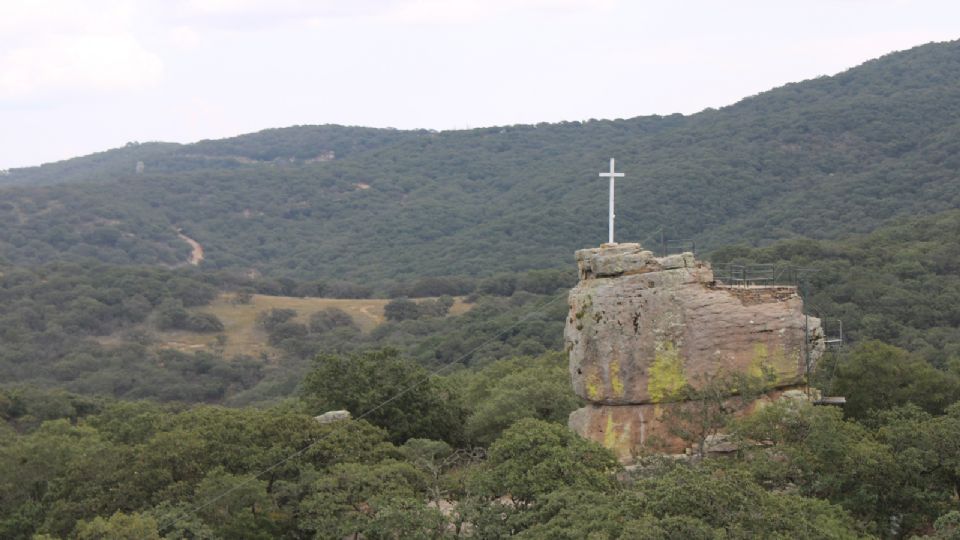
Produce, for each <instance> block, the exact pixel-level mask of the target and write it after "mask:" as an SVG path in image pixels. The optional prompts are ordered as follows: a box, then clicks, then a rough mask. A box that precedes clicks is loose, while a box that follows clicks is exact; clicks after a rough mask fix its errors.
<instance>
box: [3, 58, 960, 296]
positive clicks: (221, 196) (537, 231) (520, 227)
mask: <svg viewBox="0 0 960 540" xmlns="http://www.w3.org/2000/svg"><path fill="white" fill-rule="evenodd" d="M958 136H960V42H949V43H940V44H929V45H924V46H921V47H917V48H914V49H911V50H909V51H905V52H898V53H894V54H890V55H887V56H885V57H883V58H880V59H877V60H873V61H870V62H867V63H865V64H863V65H862V66H859V67H856V68H854V69H851V70H849V71H847V72H844V73H841V74H839V75H836V76H833V77H822V78H819V79H815V80H810V81H805V82H802V83H796V84H790V85H787V86H784V87H781V88H778V89H775V90H772V91H769V92H766V93H763V94H760V95H757V96H753V97H750V98H747V99H744V100H743V101H741V102H739V103H737V104H735V105H732V106H730V107H725V108H723V109H720V110H706V111H703V112H701V113H698V114H693V115H690V116H681V115H671V116H666V117H659V116H652V117H638V118H633V119H628V120H609V121H607V120H604V121H600V120H591V121H587V122H564V123H559V124H538V125H525V126H505V127H497V128H484V129H474V130H466V131H450V132H439V133H437V132H430V131H398V130H381V129H365V128H349V127H339V126H315V127H295V128H286V129H275V130H268V131H264V132H260V133H256V134H251V135H245V136H241V137H235V138H232V139H225V140H220V141H202V142H200V143H196V144H192V145H165V144H158V143H157V144H155V143H151V144H142V145H130V146H129V147H127V148H122V149H117V150H112V151H109V152H105V153H102V154H96V155H94V156H88V157H85V158H78V159H76V160H70V161H66V162H62V163H58V164H52V165H45V166H42V167H38V168H32V169H17V170H13V171H11V172H10V173H9V174H8V175H6V176H5V177H3V178H4V180H3V181H4V183H6V184H16V186H14V187H8V188H5V189H3V190H2V191H0V223H3V227H2V228H0V257H2V258H4V259H6V261H7V262H9V263H13V264H33V263H41V262H48V261H52V260H61V259H71V260H76V259H83V258H96V259H99V260H100V261H106V262H112V263H121V264H125V263H131V262H134V263H148V264H150V263H165V264H174V263H176V262H177V261H182V260H184V259H185V258H186V256H187V253H188V251H189V248H188V246H187V245H186V244H185V243H183V241H182V240H181V239H180V238H178V237H177V235H176V232H175V231H176V229H177V228H182V229H183V230H184V231H185V232H186V233H187V234H188V235H189V236H191V237H193V238H195V239H196V240H197V241H199V242H200V243H201V244H202V245H203V246H204V248H205V250H206V257H207V258H206V260H205V261H204V263H203V265H204V266H206V267H210V268H218V269H219V268H223V269H236V270H243V271H251V270H256V271H258V272H261V273H263V274H266V275H271V276H275V277H279V276H292V277H298V278H308V279H321V278H326V279H329V278H334V277H336V278H341V279H348V280H366V281H368V282H383V281H384V280H388V279H407V278H411V277H415V276H425V275H485V274H490V273H494V272H497V271H514V270H526V269H530V268H537V267H558V266H562V265H566V264H567V263H568V261H570V255H571V252H572V250H574V249H576V248H579V247H583V246H588V245H596V244H598V243H599V242H601V241H602V240H603V239H604V238H605V229H606V208H605V205H606V201H607V198H606V189H605V188H606V184H605V183H604V182H602V181H601V180H600V179H598V178H597V171H598V170H600V169H601V168H602V167H604V166H605V164H606V161H605V160H606V159H607V158H609V156H615V157H617V159H618V164H620V166H621V167H622V168H623V170H624V171H625V172H626V173H627V177H626V178H625V179H624V181H622V182H620V183H619V184H618V208H617V215H618V222H617V223H618V231H619V233H618V236H619V238H620V239H624V240H627V239H630V240H640V241H647V242H649V241H650V240H651V239H652V238H657V237H659V231H661V230H662V231H664V233H665V235H666V236H667V237H671V238H694V239H696V240H697V242H698V245H699V246H702V247H704V248H707V249H711V248H715V247H719V246H722V245H725V244H730V243H737V242H745V243H749V244H755V245H756V244H766V243H769V242H772V241H775V240H779V239H784V238H791V237H796V236H801V235H802V236H808V237H814V238H834V237H839V236H843V235H846V234H849V233H855V232H869V231H871V230H873V229H875V228H876V227H878V226H879V225H881V224H883V223H884V222H886V221H887V220H889V219H891V218H893V217H896V216H904V215H911V214H923V213H930V212H938V211H943V210H948V209H952V208H956V207H960V190H958V189H957V187H958V186H960V173H958V170H960V137H958ZM138 161H140V162H143V164H144V168H143V172H142V173H141V174H137V173H136V163H137V162H138ZM39 184H44V185H43V186H40V185H39Z"/></svg>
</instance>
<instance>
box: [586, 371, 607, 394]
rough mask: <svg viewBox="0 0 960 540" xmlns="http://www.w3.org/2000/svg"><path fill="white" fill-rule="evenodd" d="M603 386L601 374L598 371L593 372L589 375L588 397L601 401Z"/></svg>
mask: <svg viewBox="0 0 960 540" xmlns="http://www.w3.org/2000/svg"><path fill="white" fill-rule="evenodd" d="M602 384H603V381H602V380H601V379H600V374H598V373H597V372H596V371H591V372H590V374H589V375H587V397H589V398H590V399H600V396H601V395H602V393H601V392H600V386H601V385H602Z"/></svg>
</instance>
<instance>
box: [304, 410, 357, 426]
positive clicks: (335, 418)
mask: <svg viewBox="0 0 960 540" xmlns="http://www.w3.org/2000/svg"><path fill="white" fill-rule="evenodd" d="M350 418H351V416H350V411H327V412H325V413H323V414H321V415H320V416H314V417H313V419H314V420H316V421H317V422H318V423H320V424H332V423H334V422H340V421H342V420H350Z"/></svg>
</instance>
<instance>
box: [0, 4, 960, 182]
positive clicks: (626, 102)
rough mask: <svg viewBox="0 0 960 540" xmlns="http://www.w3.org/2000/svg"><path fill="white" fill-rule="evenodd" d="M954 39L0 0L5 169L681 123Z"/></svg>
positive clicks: (681, 12)
mask: <svg viewBox="0 0 960 540" xmlns="http://www.w3.org/2000/svg"><path fill="white" fill-rule="evenodd" d="M957 38H960V2H957V1H956V0H948V1H928V0H910V1H906V0H833V1H825V0H803V1H792V2H778V1H775V0H764V1H737V0H727V1H716V0H715V1H709V0H701V1H674V2H668V1H663V0H661V1H658V2H646V1H638V0H635V1H628V0H312V1H309V0H136V1H134V0H130V1H119V0H0V169H4V168H10V167H18V166H26V165H36V164H39V163H42V162H47V161H55V160H59V159H65V158H68V157H73V156H76V155H82V154H87V153H90V152H94V151H99V150H104V149H107V148H111V147H116V146H121V145H123V144H124V143H126V142H128V141H133V140H137V141H150V140H164V141H177V142H190V141H195V140H199V139H204V138H220V137H227V136H231V135H237V134H240V133H247V132H251V131H257V130H260V129H264V128H268V127H281V126H288V125H294V124H325V123H338V124H347V125H364V126H374V127H396V128H418V127H424V128H433V129H441V130H442V129H462V128H465V127H479V126H489V125H500V124H520V123H536V122H542V121H548V122H554V121H560V120H583V119H587V118H629V117H633V116H639V115H646V114H669V113H673V112H681V113H685V114H687V113H693V112H697V111H699V110H702V109H704V108H706V107H721V106H724V105H728V104H731V103H734V102H736V101H738V100H739V99H741V98H743V97H746V96H749V95H752V94H756V93H758V92H762V91H764V90H767V89H770V88H772V87H775V86H779V85H782V84H784V83H787V82H791V81H798V80H803V79H808V78H811V77H815V76H818V75H825V74H826V75H829V74H834V73H837V72H839V71H842V70H844V69H846V68H848V67H852V66H854V65H856V64H859V63H861V62H863V61H865V60H868V59H870V58H875V57H877V56H880V55H882V54H885V53H887V52H891V51H894V50H901V49H906V48H909V47H912V46H915V45H919V44H922V43H927V42H930V41H946V40H953V39H957Z"/></svg>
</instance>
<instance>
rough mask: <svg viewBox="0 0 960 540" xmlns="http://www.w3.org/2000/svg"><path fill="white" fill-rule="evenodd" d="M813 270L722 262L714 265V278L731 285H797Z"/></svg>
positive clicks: (720, 282)
mask: <svg viewBox="0 0 960 540" xmlns="http://www.w3.org/2000/svg"><path fill="white" fill-rule="evenodd" d="M811 272H812V270H811V269H809V268H798V267H796V266H789V265H781V264H733V263H722V264H717V265H714V267H713V279H714V280H715V281H716V282H717V283H718V284H720V285H726V286H730V287H753V286H766V287H775V286H780V287H797V286H799V285H800V283H801V281H803V280H804V279H805V277H806V276H808V275H809V274H810V273H811Z"/></svg>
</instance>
